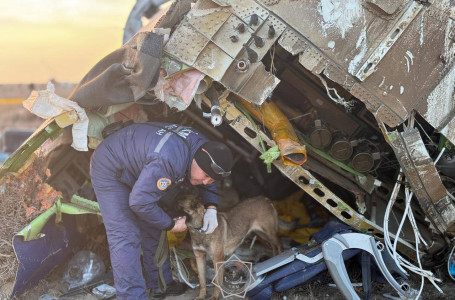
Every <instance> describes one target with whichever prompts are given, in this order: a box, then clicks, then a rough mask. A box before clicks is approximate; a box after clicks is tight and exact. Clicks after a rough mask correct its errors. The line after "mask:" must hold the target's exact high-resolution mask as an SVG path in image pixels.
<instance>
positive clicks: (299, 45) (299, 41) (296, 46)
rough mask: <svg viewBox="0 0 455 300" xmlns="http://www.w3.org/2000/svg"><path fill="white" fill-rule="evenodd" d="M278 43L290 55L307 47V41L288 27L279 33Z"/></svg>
mask: <svg viewBox="0 0 455 300" xmlns="http://www.w3.org/2000/svg"><path fill="white" fill-rule="evenodd" d="M278 43H279V44H280V45H281V47H283V48H284V49H285V50H286V51H288V52H289V53H291V54H292V55H297V54H299V53H300V52H302V51H303V50H305V48H306V47H308V43H307V42H306V41H305V40H304V39H303V38H302V37H300V35H299V34H297V33H296V32H295V31H294V30H292V29H290V28H287V29H286V31H285V32H284V33H283V34H282V35H281V37H280V39H279V40H278Z"/></svg>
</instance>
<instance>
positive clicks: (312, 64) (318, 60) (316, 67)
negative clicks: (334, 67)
mask: <svg viewBox="0 0 455 300" xmlns="http://www.w3.org/2000/svg"><path fill="white" fill-rule="evenodd" d="M299 63H300V64H301V65H302V66H304V67H305V68H306V69H307V70H309V71H311V72H313V73H314V74H320V73H321V72H322V71H323V70H324V68H325V67H326V66H327V65H328V64H329V60H328V59H327V57H325V56H324V55H323V54H322V53H321V52H320V51H319V50H318V49H317V48H315V47H314V46H312V45H309V46H308V47H307V48H306V49H305V50H304V51H303V52H301V53H300V55H299Z"/></svg>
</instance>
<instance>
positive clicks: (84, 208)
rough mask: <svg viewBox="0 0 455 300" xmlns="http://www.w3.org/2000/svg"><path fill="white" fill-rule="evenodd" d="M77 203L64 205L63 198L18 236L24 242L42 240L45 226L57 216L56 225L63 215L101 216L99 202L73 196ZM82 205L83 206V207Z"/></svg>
mask: <svg viewBox="0 0 455 300" xmlns="http://www.w3.org/2000/svg"><path fill="white" fill-rule="evenodd" d="M75 197H76V198H77V199H76V200H75V202H76V203H62V202H61V197H60V198H59V199H57V201H56V202H55V203H54V205H53V206H52V207H50V208H49V209H48V210H46V211H45V212H43V213H42V214H41V215H39V216H38V217H36V218H35V219H34V220H33V221H31V222H30V224H28V225H27V226H26V227H25V228H24V229H22V230H21V231H19V233H17V235H21V236H23V237H24V241H30V240H34V239H37V238H40V237H41V235H40V233H41V230H42V229H43V227H44V225H46V223H47V222H48V221H49V219H50V218H51V217H52V216H53V215H54V214H55V215H56V217H55V221H56V223H58V222H60V221H61V219H62V213H64V214H69V215H83V214H96V215H101V212H100V210H99V205H98V203H97V202H94V201H91V200H88V199H85V198H82V197H79V196H73V199H71V202H73V200H74V198H75ZM81 204H82V205H81Z"/></svg>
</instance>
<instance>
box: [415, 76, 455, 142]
mask: <svg viewBox="0 0 455 300" xmlns="http://www.w3.org/2000/svg"><path fill="white" fill-rule="evenodd" d="M454 87H455V68H452V69H451V70H450V72H449V73H448V74H447V75H446V76H445V78H444V79H443V80H442V81H441V82H440V83H439V84H438V85H437V86H436V88H435V89H434V90H433V91H432V92H431V94H430V95H429V96H428V99H427V101H426V102H425V101H423V102H422V103H421V105H420V106H419V107H418V108H417V111H418V112H419V113H420V114H421V115H422V116H424V117H425V119H426V120H427V121H428V123H430V124H431V125H432V126H433V127H434V128H435V129H437V130H439V132H441V133H442V134H443V135H444V136H445V137H446V138H447V139H448V140H450V141H451V142H452V143H455V119H454V116H455V101H454V96H455V94H454Z"/></svg>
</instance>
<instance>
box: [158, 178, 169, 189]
mask: <svg viewBox="0 0 455 300" xmlns="http://www.w3.org/2000/svg"><path fill="white" fill-rule="evenodd" d="M171 183H172V182H171V180H170V179H169V178H160V179H158V181H157V182H156V186H157V187H158V189H159V190H160V191H164V190H165V189H167V187H168V186H170V185H171Z"/></svg>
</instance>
